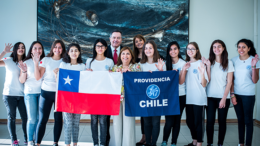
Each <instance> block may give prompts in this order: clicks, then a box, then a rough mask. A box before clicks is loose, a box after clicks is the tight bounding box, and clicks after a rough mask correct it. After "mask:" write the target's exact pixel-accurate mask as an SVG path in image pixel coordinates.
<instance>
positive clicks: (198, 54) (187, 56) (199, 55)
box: [185, 42, 201, 61]
mask: <svg viewBox="0 0 260 146" xmlns="http://www.w3.org/2000/svg"><path fill="white" fill-rule="evenodd" d="M189 45H193V46H194V47H195V48H196V50H198V52H196V56H195V59H196V60H200V59H201V54H200V48H199V45H198V44H197V43H196V42H190V43H188V45H187V46H186V49H187V47H188V46H189ZM185 61H190V56H189V55H188V53H187V50H186V60H185Z"/></svg>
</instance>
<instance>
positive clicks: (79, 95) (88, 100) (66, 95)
mask: <svg viewBox="0 0 260 146" xmlns="http://www.w3.org/2000/svg"><path fill="white" fill-rule="evenodd" d="M57 81H58V88H57V89H58V91H57V92H56V106H55V108H56V109H55V110H56V111H59V112H68V113H76V114H93V115H119V109H120V96H121V86H122V74H121V73H119V72H113V73H110V72H108V71H73V70H66V69H60V70H59V76H58V80H57Z"/></svg>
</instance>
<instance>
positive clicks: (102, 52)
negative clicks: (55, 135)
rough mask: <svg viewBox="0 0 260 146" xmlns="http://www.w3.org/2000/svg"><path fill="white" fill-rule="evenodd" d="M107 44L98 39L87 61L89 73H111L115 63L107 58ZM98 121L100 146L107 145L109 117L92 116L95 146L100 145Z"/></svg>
mask: <svg viewBox="0 0 260 146" xmlns="http://www.w3.org/2000/svg"><path fill="white" fill-rule="evenodd" d="M106 55H107V43H106V41H105V40H104V39H97V40H96V41H95V43H94V47H93V57H92V58H89V59H87V62H86V68H87V70H88V71H111V70H112V68H113V66H114V62H113V60H112V59H110V58H107V56H106ZM98 120H99V124H100V142H101V143H100V146H104V145H106V134H107V115H91V131H92V138H93V142H94V146H98V145H99V141H98V139H99V138H98Z"/></svg>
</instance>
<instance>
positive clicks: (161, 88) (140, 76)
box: [123, 71, 180, 117]
mask: <svg viewBox="0 0 260 146" xmlns="http://www.w3.org/2000/svg"><path fill="white" fill-rule="evenodd" d="M123 78H124V89H125V115H126V116H132V117H136V116H139V117H140V116H141V117H150V116H162V115H180V105H179V72H177V71H163V72H159V71H155V72H153V73H150V72H127V73H124V74H123Z"/></svg>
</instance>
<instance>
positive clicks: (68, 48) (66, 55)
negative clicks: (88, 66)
mask: <svg viewBox="0 0 260 146" xmlns="http://www.w3.org/2000/svg"><path fill="white" fill-rule="evenodd" d="M71 47H76V48H77V49H78V50H79V52H80V53H79V56H78V58H77V63H83V61H82V58H81V48H80V46H79V44H76V43H71V44H69V46H68V47H67V51H66V53H65V55H64V57H63V59H62V61H63V62H66V63H70V62H71V59H70V56H69V51H70V48H71Z"/></svg>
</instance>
